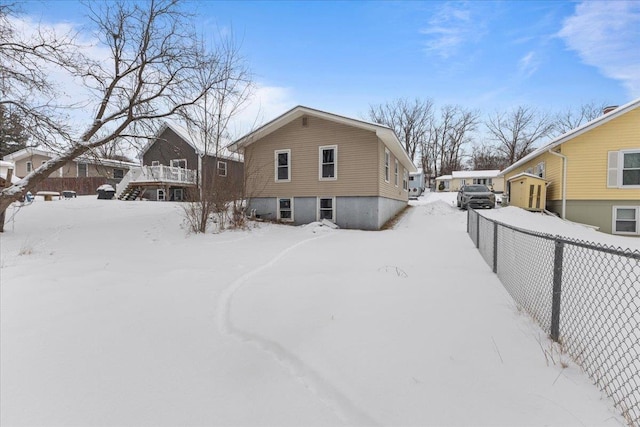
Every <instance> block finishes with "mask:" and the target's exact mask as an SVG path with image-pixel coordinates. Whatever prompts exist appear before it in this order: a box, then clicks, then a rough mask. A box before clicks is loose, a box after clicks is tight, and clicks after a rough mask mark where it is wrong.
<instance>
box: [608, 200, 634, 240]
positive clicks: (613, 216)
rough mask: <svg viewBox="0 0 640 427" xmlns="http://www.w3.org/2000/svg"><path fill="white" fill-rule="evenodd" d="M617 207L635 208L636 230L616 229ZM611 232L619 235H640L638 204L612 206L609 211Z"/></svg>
mask: <svg viewBox="0 0 640 427" xmlns="http://www.w3.org/2000/svg"><path fill="white" fill-rule="evenodd" d="M618 209H635V211H636V231H634V232H627V231H616V219H617V218H616V212H617V210H618ZM611 234H617V235H621V236H637V235H640V206H614V207H613V210H612V212H611Z"/></svg>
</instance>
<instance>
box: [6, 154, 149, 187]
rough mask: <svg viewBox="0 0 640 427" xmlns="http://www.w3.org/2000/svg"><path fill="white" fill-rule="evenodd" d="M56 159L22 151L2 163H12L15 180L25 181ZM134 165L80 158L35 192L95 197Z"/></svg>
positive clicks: (52, 176) (110, 160)
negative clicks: (96, 193)
mask: <svg viewBox="0 0 640 427" xmlns="http://www.w3.org/2000/svg"><path fill="white" fill-rule="evenodd" d="M55 157H57V154H56V153H54V152H51V151H46V150H41V149H37V148H23V149H22V150H18V151H16V152H14V153H11V154H7V155H6V156H4V160H5V161H10V162H13V163H14V164H15V169H14V171H13V173H14V175H15V176H17V177H18V178H24V177H25V176H27V174H29V173H31V172H32V171H33V170H35V169H37V168H39V167H40V166H42V165H43V164H44V163H46V162H47V161H48V160H51V159H53V158H55ZM135 166H137V164H136V163H132V162H124V161H119V160H112V159H103V158H97V157H93V156H80V157H78V158H77V159H75V160H71V161H68V162H67V163H66V164H65V165H64V166H63V167H61V168H59V169H58V170H57V171H55V172H53V173H52V174H51V175H49V177H48V178H47V179H45V180H44V181H43V182H42V183H40V184H38V186H37V187H36V189H35V191H58V192H60V191H64V190H72V191H76V192H77V194H79V195H85V194H95V192H96V189H97V188H98V187H99V186H100V185H103V184H111V185H115V184H117V183H118V182H120V180H121V179H122V178H123V177H124V176H125V175H126V174H127V172H128V171H129V169H130V168H132V167H135Z"/></svg>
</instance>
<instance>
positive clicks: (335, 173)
mask: <svg viewBox="0 0 640 427" xmlns="http://www.w3.org/2000/svg"><path fill="white" fill-rule="evenodd" d="M329 149H331V150H333V177H324V176H322V150H329ZM318 180H320V181H337V180H338V146H337V145H323V146H321V147H318Z"/></svg>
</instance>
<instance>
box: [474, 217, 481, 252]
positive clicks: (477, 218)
mask: <svg viewBox="0 0 640 427" xmlns="http://www.w3.org/2000/svg"><path fill="white" fill-rule="evenodd" d="M473 213H475V214H476V248H479V247H480V214H479V213H478V212H476V211H475V210H474V211H473Z"/></svg>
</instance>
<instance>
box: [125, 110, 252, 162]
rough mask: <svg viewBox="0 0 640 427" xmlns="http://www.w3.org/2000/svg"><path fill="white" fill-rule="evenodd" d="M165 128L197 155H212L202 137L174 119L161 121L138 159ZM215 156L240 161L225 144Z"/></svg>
mask: <svg viewBox="0 0 640 427" xmlns="http://www.w3.org/2000/svg"><path fill="white" fill-rule="evenodd" d="M167 129H171V130H172V131H173V132H174V133H175V134H176V135H178V136H179V137H180V138H181V139H182V140H183V141H184V142H186V143H187V144H188V145H189V146H190V147H191V148H193V149H194V151H195V152H196V154H197V155H204V154H208V155H210V156H211V155H213V154H212V153H211V152H210V151H211V149H210V148H209V149H207V145H206V144H205V143H204V141H202V139H201V138H200V137H199V136H198V135H195V136H194V135H192V134H191V132H189V130H188V129H187V128H186V127H184V126H182V125H181V124H179V123H176V122H174V121H168V120H166V121H165V122H164V123H163V125H162V126H161V127H160V129H159V130H158V132H157V133H156V137H155V138H154V139H152V140H150V141H149V142H148V143H147V144H146V145H145V146H144V147H143V148H142V151H141V152H140V154H139V156H138V157H139V158H140V159H142V157H143V156H144V154H145V153H146V152H147V151H149V148H151V146H152V145H153V144H155V142H156V141H157V139H158V138H159V137H160V135H162V133H163V132H164V131H165V130H167ZM217 157H218V158H224V159H227V160H235V161H237V162H240V161H242V159H241V157H240V156H239V155H238V154H236V153H233V152H231V151H229V149H228V148H227V147H226V146H224V147H220V149H219V153H218V156H217Z"/></svg>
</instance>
